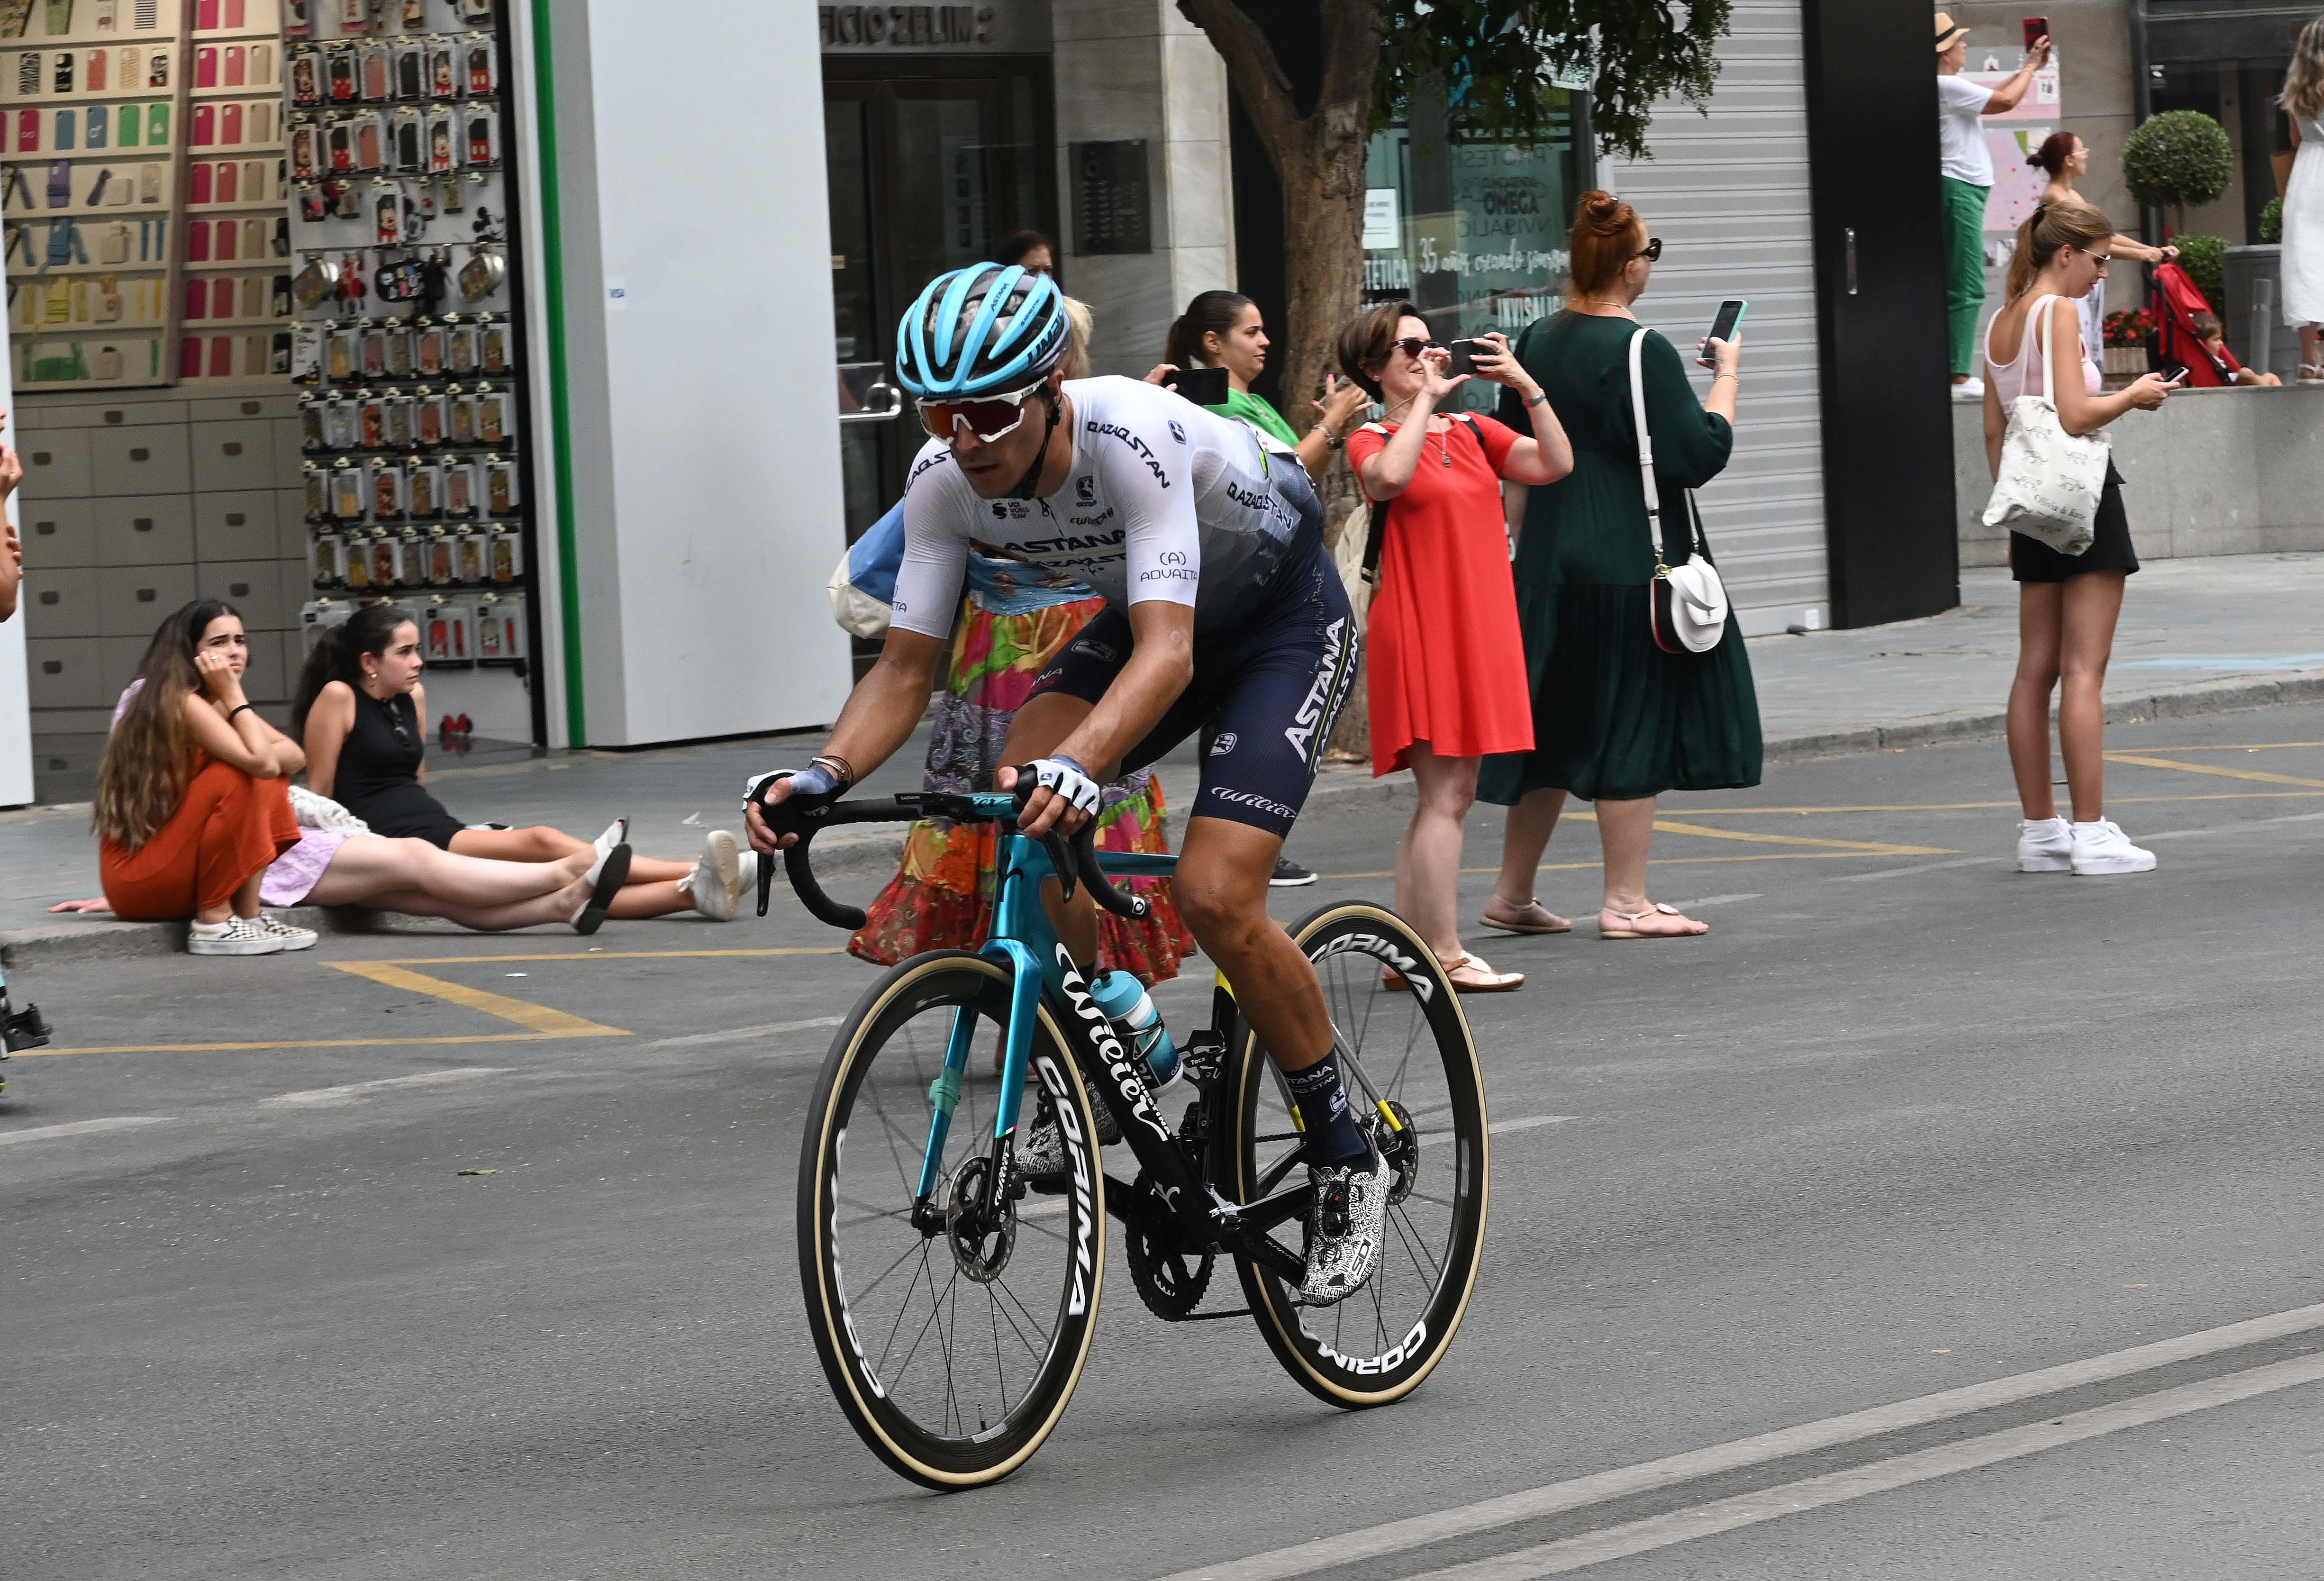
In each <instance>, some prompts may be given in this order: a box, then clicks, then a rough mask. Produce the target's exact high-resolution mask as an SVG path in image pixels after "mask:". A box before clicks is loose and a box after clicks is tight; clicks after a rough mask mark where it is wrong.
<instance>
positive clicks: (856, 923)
mask: <svg viewBox="0 0 2324 1581" xmlns="http://www.w3.org/2000/svg"><path fill="white" fill-rule="evenodd" d="M814 841H815V835H814V832H813V831H812V830H809V831H808V832H807V833H804V834H802V835H800V836H799V843H798V845H796V846H789V847H788V848H787V849H785V851H784V852H783V874H784V876H785V877H787V878H788V879H789V880H790V881H791V888H792V890H793V891H794V892H797V894H798V898H799V903H800V904H801V905H804V906H805V907H806V908H807V910H808V911H812V912H813V913H814V914H815V916H816V920H818V921H821V922H827V923H829V924H830V925H831V926H832V927H834V928H844V929H847V931H848V932H850V933H853V932H854V931H855V930H856V929H859V928H861V927H862V926H863V924H864V923H865V922H866V921H867V920H869V919H867V918H866V917H865V916H864V914H863V913H862V911H859V910H858V909H857V908H855V907H853V906H843V905H841V904H840V903H839V902H838V901H835V900H833V899H832V898H831V897H830V896H829V895H827V894H825V893H824V892H823V886H822V885H821V884H819V883H816V881H815V869H814V868H813V867H811V866H809V865H808V864H807V846H810V845H812V844H813V843H814Z"/></svg>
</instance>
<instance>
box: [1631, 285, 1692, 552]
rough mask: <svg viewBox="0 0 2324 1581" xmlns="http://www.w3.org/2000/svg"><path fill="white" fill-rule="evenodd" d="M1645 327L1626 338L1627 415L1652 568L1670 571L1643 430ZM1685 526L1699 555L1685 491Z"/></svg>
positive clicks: (1651, 442) (1649, 438) (1651, 453)
mask: <svg viewBox="0 0 2324 1581" xmlns="http://www.w3.org/2000/svg"><path fill="white" fill-rule="evenodd" d="M1630 416H1631V418H1632V420H1633V421H1635V422H1636V423H1637V430H1638V479H1639V482H1640V483H1641V484H1642V485H1644V486H1645V489H1646V534H1647V536H1648V537H1650V538H1651V539H1653V540H1654V550H1655V570H1656V571H1657V572H1660V571H1665V570H1667V569H1670V568H1669V567H1668V566H1667V565H1665V563H1664V560H1663V528H1662V523H1663V496H1662V490H1661V488H1660V487H1658V486H1657V485H1655V439H1654V435H1653V434H1652V433H1651V432H1649V431H1648V430H1647V428H1646V326H1644V325H1643V324H1642V325H1640V326H1639V327H1638V331H1637V334H1635V335H1633V336H1631V337H1630ZM1686 502H1687V525H1688V527H1689V529H1690V530H1691V532H1692V534H1693V538H1694V548H1695V552H1696V553H1698V554H1700V553H1701V552H1702V547H1703V545H1702V514H1701V512H1700V511H1698V510H1696V509H1695V506H1694V491H1693V490H1692V489H1688V490H1687V491H1686Z"/></svg>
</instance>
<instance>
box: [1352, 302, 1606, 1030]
mask: <svg viewBox="0 0 2324 1581" xmlns="http://www.w3.org/2000/svg"><path fill="white" fill-rule="evenodd" d="M1339 353H1340V366H1341V367H1342V368H1343V369H1345V370H1346V371H1347V373H1348V375H1349V377H1350V378H1351V379H1352V380H1354V382H1355V383H1356V384H1359V385H1360V386H1361V387H1362V389H1363V391H1364V393H1366V394H1367V395H1369V396H1370V397H1371V398H1372V399H1374V400H1376V401H1378V402H1380V404H1381V406H1382V407H1383V408H1384V411H1382V414H1381V417H1380V421H1378V422H1368V423H1365V424H1364V425H1363V426H1362V427H1361V428H1360V429H1358V430H1356V431H1355V433H1354V434H1352V435H1351V436H1350V438H1349V439H1348V464H1349V465H1350V466H1351V467H1354V468H1355V470H1356V477H1357V480H1358V481H1359V482H1360V483H1361V484H1362V485H1363V489H1364V497H1365V498H1366V499H1368V500H1369V501H1371V502H1372V510H1371V516H1370V520H1369V525H1368V529H1367V530H1368V531H1369V532H1371V533H1373V534H1374V535H1375V537H1376V539H1377V542H1376V544H1375V545H1374V546H1373V547H1374V548H1376V550H1377V551H1378V552H1377V554H1376V555H1374V554H1372V553H1369V552H1368V553H1367V555H1366V559H1367V561H1368V563H1369V562H1374V561H1376V563H1377V565H1378V568H1379V585H1378V587H1377V589H1376V591H1375V592H1374V593H1373V595H1372V599H1371V606H1370V608H1369V611H1368V612H1367V615H1366V625H1365V632H1364V647H1365V650H1366V658H1367V668H1366V670H1365V682H1366V685H1367V688H1368V689H1369V703H1370V707H1371V737H1372V772H1373V773H1374V774H1375V775H1381V774H1390V773H1394V772H1396V771H1397V770H1398V769H1410V770H1411V771H1412V778H1413V782H1414V784H1415V786H1416V788H1417V789H1418V790H1419V792H1420V795H1419V804H1418V806H1416V808H1415V809H1413V814H1412V822H1411V824H1410V825H1409V826H1408V827H1406V830H1405V833H1404V838H1403V840H1402V841H1401V842H1400V843H1399V844H1398V846H1397V854H1396V905H1397V911H1400V912H1402V913H1403V914H1404V916H1405V918H1406V920H1408V921H1409V922H1411V924H1412V925H1413V927H1415V928H1416V929H1419V931H1420V936H1421V937H1422V938H1425V939H1426V940H1427V941H1428V944H1429V948H1432V949H1434V951H1435V952H1436V958H1437V959H1438V960H1440V961H1442V962H1443V964H1444V970H1445V973H1446V975H1448V976H1450V977H1451V978H1452V986H1453V987H1454V988H1456V989H1458V990H1459V991H1460V992H1462V993H1463V994H1490V993H1505V992H1507V991H1508V990H1510V989H1513V988H1519V987H1522V986H1524V985H1525V974H1523V973H1522V972H1497V971H1495V970H1493V968H1492V967H1491V966H1488V965H1486V964H1485V962H1484V961H1482V960H1480V958H1478V957H1476V956H1475V955H1472V954H1471V953H1470V951H1469V950H1468V949H1467V948H1465V947H1464V946H1463V945H1462V942H1461V922H1460V915H1459V913H1460V896H1459V891H1460V883H1461V844H1462V824H1463V823H1464V822H1465V821H1466V819H1467V818H1468V815H1469V809H1470V807H1471V805H1472V804H1474V802H1475V801H1476V800H1477V771H1478V768H1479V766H1480V764H1481V763H1483V761H1484V759H1485V757H1486V756H1487V755H1488V754H1492V753H1507V752H1526V751H1529V750H1530V749H1531V748H1532V746H1533V741H1534V736H1533V723H1532V705H1531V698H1530V697H1529V696H1528V694H1527V691H1526V663H1525V652H1526V650H1525V635H1524V633H1523V631H1522V629H1521V628H1520V626H1519V624H1518V622H1517V589H1516V587H1515V586H1514V585H1513V584H1512V583H1511V581H1510V579H1509V546H1508V528H1507V525H1506V523H1505V521H1504V518H1503V514H1502V509H1501V485H1502V482H1503V481H1504V480H1507V481H1508V482H1511V483H1517V484H1547V483H1554V482H1556V481H1557V480H1558V479H1559V478H1561V477H1563V476H1565V475H1566V474H1567V473H1569V472H1571V471H1572V470H1573V448H1572V446H1571V445H1570V444H1568V443H1567V442H1566V438H1565V430H1564V429H1563V427H1561V426H1560V424H1559V422H1558V420H1557V414H1556V413H1555V412H1554V411H1551V410H1550V407H1549V402H1548V397H1546V396H1545V395H1544V394H1543V393H1542V391H1541V386H1540V385H1539V384H1537V383H1535V379H1534V376H1533V374H1531V373H1529V372H1527V371H1526V369H1525V368H1524V367H1523V366H1521V365H1519V364H1518V362H1517V359H1516V358H1515V357H1513V356H1510V355H1509V343H1508V337H1506V336H1502V335H1487V336H1483V337H1480V338H1479V339H1478V340H1477V341H1476V342H1475V345H1474V349H1473V351H1472V353H1471V362H1472V365H1474V367H1475V368H1476V370H1477V371H1476V374H1475V375H1474V376H1476V377H1480V378H1485V379H1489V380H1491V381H1492V382H1493V383H1495V384H1501V385H1505V386H1507V387H1508V390H1509V391H1510V392H1511V394H1512V398H1513V399H1515V400H1516V401H1517V402H1520V404H1519V406H1518V408H1517V412H1521V413H1522V414H1523V415H1522V416H1519V415H1517V413H1510V414H1508V420H1503V419H1495V418H1490V417H1486V416H1483V415H1481V414H1479V413H1475V412H1467V411H1463V412H1458V413H1452V414H1447V413H1446V412H1445V411H1443V404H1444V399H1445V397H1446V396H1448V395H1450V394H1452V392H1453V391H1455V390H1457V389H1459V388H1460V387H1461V386H1462V385H1463V384H1467V383H1468V382H1469V380H1470V378H1471V375H1470V374H1454V373H1452V371H1451V363H1452V356H1451V354H1450V353H1449V352H1447V351H1446V349H1445V348H1444V347H1441V346H1438V345H1437V344H1435V342H1434V340H1432V339H1431V338H1430V337H1429V333H1428V321H1427V320H1426V319H1423V318H1422V317H1421V316H1420V314H1419V311H1418V310H1416V308H1414V307H1413V305H1412V304H1411V303H1409V302H1387V303H1383V304H1382V305H1380V306H1379V307H1376V308H1373V309H1370V310H1368V311H1367V312H1365V313H1364V314H1363V315H1362V316H1361V317H1360V318H1358V319H1356V320H1355V322H1353V323H1351V324H1350V325H1349V326H1348V327H1347V328H1345V329H1343V330H1342V331H1341V332H1340V344H1339ZM1520 425H1522V426H1520ZM1388 985H1389V986H1391V987H1394V986H1400V985H1401V979H1396V980H1393V981H1391V982H1390V983H1389V984H1388Z"/></svg>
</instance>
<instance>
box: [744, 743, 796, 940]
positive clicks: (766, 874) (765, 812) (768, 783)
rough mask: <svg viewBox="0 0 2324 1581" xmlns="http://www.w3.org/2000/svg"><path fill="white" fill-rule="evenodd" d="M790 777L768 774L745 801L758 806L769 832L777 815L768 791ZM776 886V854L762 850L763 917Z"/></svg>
mask: <svg viewBox="0 0 2324 1581" xmlns="http://www.w3.org/2000/svg"><path fill="white" fill-rule="evenodd" d="M789 777H790V776H789V775H788V774H770V775H768V776H767V777H766V779H764V780H763V781H760V784H759V788H758V789H757V790H753V791H752V792H751V795H750V800H748V801H746V802H745V803H744V805H745V806H755V807H756V808H758V809H759V816H760V818H763V819H764V820H765V821H766V825H767V832H768V833H769V834H773V833H774V832H775V816H774V809H772V808H770V807H769V806H768V805H767V792H768V791H770V790H773V789H774V788H775V786H776V785H777V784H778V783H779V782H780V781H784V780H787V779H788V778H789ZM774 887H775V857H774V854H773V853H771V852H767V851H761V852H760V853H759V915H760V916H761V917H763V916H765V915H766V914H767V897H768V896H769V895H770V893H771V892H773V890H774Z"/></svg>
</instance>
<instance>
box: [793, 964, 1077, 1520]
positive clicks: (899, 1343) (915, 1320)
mask: <svg viewBox="0 0 2324 1581" xmlns="http://www.w3.org/2000/svg"><path fill="white" fill-rule="evenodd" d="M1010 982H1011V975H1010V971H1009V969H1008V968H1007V967H1006V966H1002V965H1001V964H1000V963H998V962H995V961H991V960H987V959H984V958H983V957H979V956H976V955H973V954H970V953H968V952H967V951H964V950H943V951H937V952H936V953H933V954H929V955H923V956H917V957H913V958H912V959H910V960H908V961H907V962H905V963H904V964H903V965H902V966H899V967H897V968H896V969H895V970H894V971H893V972H890V974H889V975H887V976H886V977H885V978H883V979H881V982H880V983H879V984H878V985H876V986H875V987H873V988H872V989H871V992H870V993H868V994H865V995H864V996H863V998H862V1002H861V1003H858V1004H857V1005H856V1007H855V1010H854V1012H853V1014H852V1015H850V1016H849V1017H848V1018H847V1022H846V1023H845V1024H844V1026H842V1027H841V1028H840V1031H839V1034H838V1036H837V1037H836V1038H835V1040H833V1043H832V1049H831V1053H830V1055H829V1057H828V1058H827V1059H825V1061H824V1068H823V1075H822V1077H821V1079H820V1080H819V1081H818V1082H817V1084H816V1091H815V1098H814V1101H813V1104H812V1105H811V1106H810V1109H809V1113H808V1119H807V1136H806V1139H805V1141H804V1142H802V1144H801V1147H800V1151H799V1220H798V1246H799V1274H800V1278H801V1280H802V1281H803V1283H804V1285H805V1288H806V1293H807V1327H809V1328H810V1329H811V1330H812V1331H813V1332H814V1335H815V1344H816V1352H817V1354H819V1355H820V1356H821V1357H822V1360H823V1370H824V1373H825V1377H827V1378H828V1379H829V1380H830V1382H831V1388H832V1392H833V1393H834V1394H835V1395H836V1396H837V1397H838V1400H839V1404H840V1409H841V1410H844V1411H845V1412H846V1414H847V1419H848V1420H849V1421H850V1422H851V1423H852V1424H853V1426H854V1428H855V1430H856V1432H857V1433H859V1434H860V1435H862V1438H863V1441H864V1442H865V1443H866V1444H868V1445H870V1446H871V1449H872V1452H873V1453H875V1454H877V1455H878V1456H880V1457H881V1459H882V1460H884V1461H886V1462H887V1463H888V1464H889V1465H890V1466H892V1467H893V1468H894V1469H895V1470H897V1471H898V1472H900V1473H901V1474H902V1475H905V1476H908V1477H910V1478H911V1479H912V1480H913V1481H915V1482H918V1483H923V1484H927V1486H930V1487H935V1488H958V1487H973V1486H976V1485H979V1484H983V1483H989V1482H996V1481H998V1480H1000V1479H1001V1477H1004V1476H1006V1475H1009V1474H1010V1472H1012V1471H1014V1470H1016V1469H1017V1467H1018V1466H1019V1465H1023V1464H1024V1463H1025V1462H1026V1461H1027V1460H1028V1459H1029V1458H1031V1456H1032V1455H1033V1452H1034V1451H1035V1450H1037V1449H1038V1448H1039V1447H1041V1444H1042V1441H1043V1440H1044V1439H1046V1438H1047V1437H1048V1436H1049V1433H1050V1431H1051V1430H1052V1429H1053V1428H1056V1424H1057V1421H1058V1419H1060V1418H1061V1417H1063V1416H1064V1414H1065V1403H1066V1401H1068V1400H1069V1399H1071V1398H1072V1395H1073V1391H1074V1383H1075V1382H1077V1381H1078V1380H1079V1378H1080V1376H1081V1371H1082V1366H1083V1364H1084V1362H1085V1361H1086V1360H1087V1358H1088V1355H1089V1346H1090V1340H1091V1337H1092V1335H1093V1332H1094V1330H1095V1324H1096V1318H1097V1304H1098V1294H1099V1290H1100V1287H1101V1285H1102V1281H1103V1278H1104V1271H1105V1176H1104V1174H1103V1172H1102V1170H1101V1169H1100V1168H1099V1165H1098V1157H1097V1148H1096V1145H1095V1142H1094V1131H1095V1126H1094V1123H1093V1118H1092V1116H1091V1114H1090V1105H1089V1097H1088V1095H1087V1094H1086V1093H1085V1092H1084V1090H1083V1087H1082V1083H1081V1076H1080V1073H1079V1072H1078V1071H1077V1070H1076V1069H1075V1068H1074V1062H1073V1060H1072V1059H1070V1058H1069V1057H1068V1056H1067V1054H1066V1052H1065V1040H1064V1039H1063V1038H1061V1037H1060V1036H1059V1035H1058V1031H1057V1028H1056V1024H1055V1023H1054V1022H1051V1021H1050V1019H1049V1016H1048V1012H1047V1010H1046V1009H1041V1010H1038V1011H1037V1012H1036V1013H1037V1024H1036V1025H1035V1027H1034V1029H1033V1039H1032V1056H1031V1065H1030V1069H1029V1070H1028V1073H1027V1077H1026V1091H1025V1103H1024V1105H1023V1109H1022V1112H1021V1114H1020V1116H1019V1126H1018V1133H1017V1136H1018V1145H1019V1148H1020V1149H1021V1147H1022V1146H1023V1145H1024V1143H1025V1142H1026V1140H1027V1139H1028V1137H1029V1135H1030V1133H1031V1131H1032V1126H1033V1118H1034V1114H1035V1111H1036V1108H1037V1107H1038V1108H1039V1110H1040V1111H1041V1112H1042V1113H1043V1114H1052V1113H1054V1114H1056V1115H1058V1116H1059V1117H1060V1121H1061V1123H1060V1127H1059V1129H1060V1130H1061V1132H1062V1133H1063V1135H1064V1142H1065V1158H1066V1162H1067V1170H1066V1172H1065V1182H1066V1188H1065V1190H1064V1191H1063V1192H1061V1193H1060V1194H1058V1195H1056V1196H1045V1195H1041V1194H1038V1193H1034V1194H1030V1195H1025V1196H1021V1197H1020V1196H1018V1195H1015V1194H1014V1193H1013V1192H1012V1190H1011V1189H1010V1183H1009V1182H1006V1181H1004V1182H1002V1183H1001V1187H1000V1188H999V1191H998V1200H997V1202H996V1204H995V1211H994V1212H993V1213H992V1214H991V1216H990V1217H981V1216H979V1213H978V1204H979V1203H980V1201H981V1200H982V1187H983V1185H984V1182H985V1179H986V1177H987V1176H988V1175H989V1174H990V1172H991V1155H992V1130H993V1121H994V1116H995V1114H996V1111H997V1110H998V1108H999V1102H1000V1091H1001V1083H1000V1080H999V1078H997V1077H995V1076H994V1075H993V1074H992V1049H994V1047H995V1046H996V1042H995V1040H996V1037H997V1036H998V1035H999V1034H1000V1033H1001V1032H1002V1031H1005V1029H1006V1028H1007V1026H1008V1022H1009V1013H1010ZM961 1015H968V1016H971V1017H973V1018H974V1026H973V1041H972V1044H971V1046H970V1049H969V1059H968V1067H967V1069H966V1070H965V1071H964V1073H963V1075H962V1077H961V1081H960V1089H959V1097H958V1101H957V1105H956V1107H955V1108H954V1112H953V1115H952V1121H951V1124H950V1126H949V1128H948V1131H947V1134H946V1136H945V1142H944V1145H943V1148H942V1150H941V1151H940V1153H939V1156H938V1168H937V1170H936V1189H935V1191H934V1192H933V1193H932V1194H931V1195H930V1197H929V1198H928V1200H927V1202H926V1203H925V1204H923V1203H918V1201H917V1200H916V1199H917V1197H918V1187H919V1182H920V1179H921V1169H922V1160H924V1158H925V1157H926V1155H927V1142H928V1133H929V1122H930V1119H931V1117H932V1115H933V1114H934V1109H933V1106H932V1102H931V1098H930V1086H931V1085H932V1084H934V1083H935V1082H936V1078H937V1077H938V1075H939V1073H940V1072H941V1071H942V1069H943V1068H944V1065H945V1050H946V1049H947V1047H948V1045H949V1044H950V1041H951V1039H952V1037H953V1032H954V1021H955V1018H956V1017H958V1016H961Z"/></svg>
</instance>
